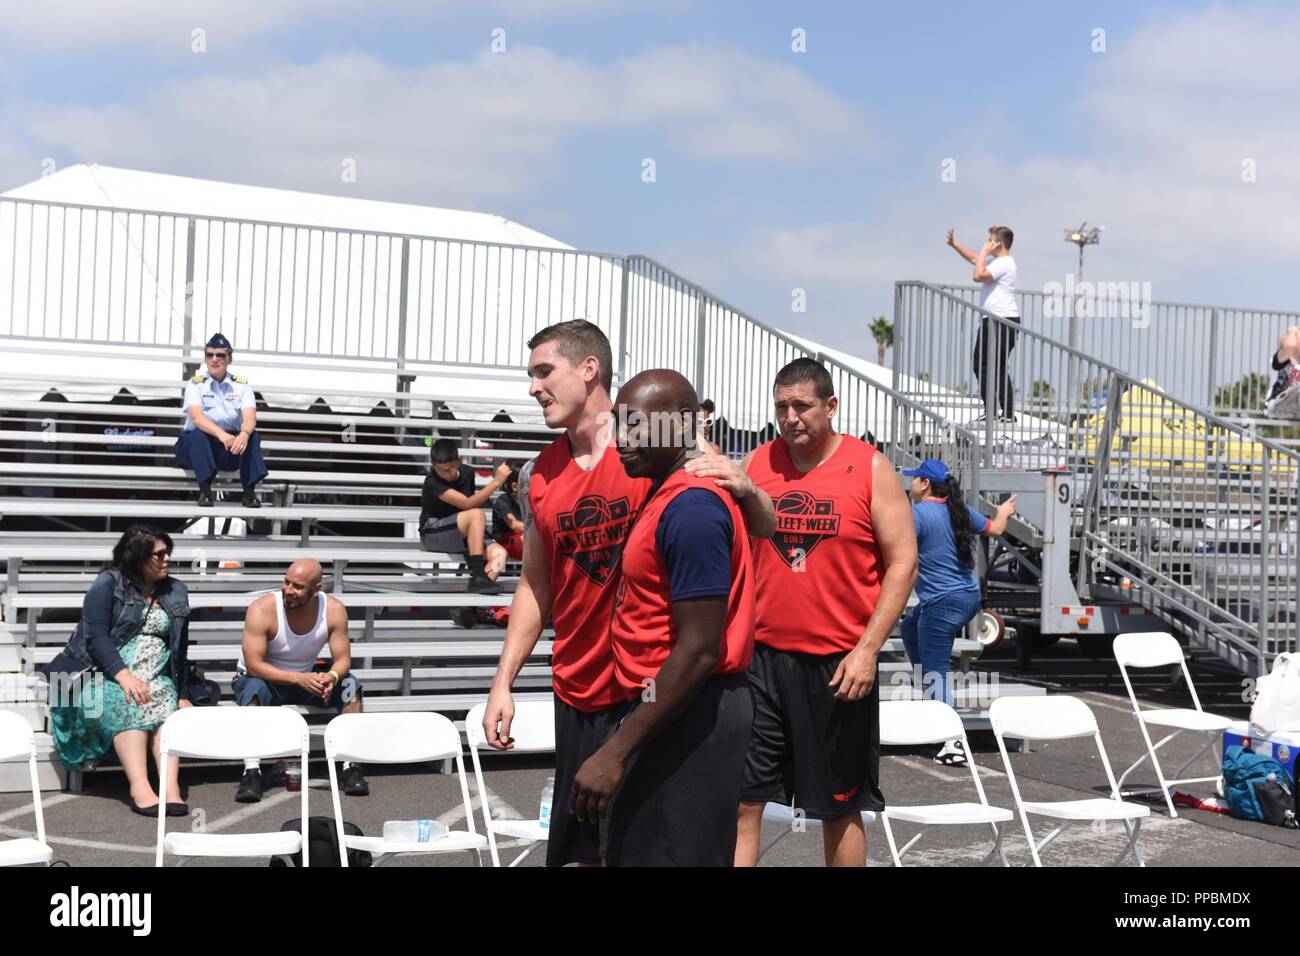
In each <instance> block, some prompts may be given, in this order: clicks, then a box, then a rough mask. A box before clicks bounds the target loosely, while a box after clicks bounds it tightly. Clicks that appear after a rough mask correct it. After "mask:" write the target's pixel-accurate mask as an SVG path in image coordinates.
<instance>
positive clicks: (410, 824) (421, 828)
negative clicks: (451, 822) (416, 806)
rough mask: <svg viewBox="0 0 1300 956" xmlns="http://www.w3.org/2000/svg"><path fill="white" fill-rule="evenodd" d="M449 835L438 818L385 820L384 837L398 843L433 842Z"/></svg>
mask: <svg viewBox="0 0 1300 956" xmlns="http://www.w3.org/2000/svg"><path fill="white" fill-rule="evenodd" d="M446 835H447V827H446V826H445V825H443V824H441V823H439V822H438V821H437V820H385V821H384V839H385V840H392V841H394V842H396V843H432V842H433V841H434V840H439V839H441V838H442V837H444V836H446Z"/></svg>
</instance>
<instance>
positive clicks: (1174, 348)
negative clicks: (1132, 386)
mask: <svg viewBox="0 0 1300 956" xmlns="http://www.w3.org/2000/svg"><path fill="white" fill-rule="evenodd" d="M938 288H939V289H941V290H943V291H944V292H947V293H949V294H951V295H953V296H955V297H957V298H959V299H961V300H962V301H964V302H968V303H970V304H972V305H977V304H978V303H979V294H980V288H979V286H952V285H939V286H938ZM1086 291H1087V292H1088V293H1089V294H1087V295H1080V294H1077V291H1076V290H1073V289H1070V288H1066V287H1064V286H1063V288H1062V289H1061V291H1060V292H1056V291H1053V292H1017V293H1016V301H1017V302H1018V303H1019V305H1020V318H1021V322H1022V324H1023V326H1024V327H1025V328H1027V329H1032V330H1033V331H1035V332H1038V333H1041V334H1042V335H1044V336H1046V337H1047V338H1049V339H1052V340H1054V341H1057V342H1060V343H1061V344H1063V345H1068V346H1070V347H1072V348H1074V349H1076V350H1078V351H1080V352H1083V353H1085V354H1087V355H1091V356H1094V357H1096V358H1097V359H1099V360H1101V361H1103V362H1107V363H1109V364H1111V365H1114V366H1115V367H1116V368H1119V369H1121V370H1123V371H1124V372H1125V373H1127V374H1128V375H1131V376H1132V377H1134V378H1136V379H1148V380H1151V381H1154V382H1155V383H1156V384H1157V385H1159V386H1160V388H1161V390H1163V391H1164V392H1166V393H1167V394H1169V395H1172V396H1173V397H1175V398H1177V399H1179V400H1181V401H1184V402H1186V403H1188V404H1189V405H1195V406H1197V407H1199V408H1205V409H1210V410H1213V411H1218V412H1220V413H1223V414H1225V415H1228V416H1237V415H1241V414H1243V413H1250V412H1251V411H1252V410H1254V412H1255V413H1256V414H1258V413H1259V411H1260V410H1261V409H1262V407H1263V404H1264V399H1265V398H1266V397H1267V395H1268V389H1269V387H1270V386H1271V385H1272V383H1273V377H1274V372H1273V371H1272V370H1271V368H1270V362H1271V360H1272V357H1273V354H1274V352H1275V351H1276V350H1277V344H1278V339H1279V337H1280V336H1281V334H1282V331H1283V330H1284V329H1285V328H1287V327H1288V326H1292V325H1300V312H1294V311H1286V310H1282V309H1243V308H1238V307H1235V306H1222V305H1196V304H1191V303H1185V302H1163V301H1156V300H1151V299H1148V298H1147V297H1146V296H1148V295H1149V292H1150V289H1149V283H1148V284H1147V285H1146V286H1143V285H1142V284H1140V283H1119V282H1097V283H1093V284H1090V285H1089V287H1088V289H1087V290H1086ZM1071 292H1075V294H1069V293H1071ZM1252 372H1253V373H1258V374H1259V375H1262V376H1263V382H1262V391H1259V392H1256V391H1255V390H1253V389H1251V390H1238V393H1240V392H1242V391H1245V392H1246V394H1234V392H1233V388H1232V387H1233V386H1234V385H1236V384H1237V383H1238V382H1240V381H1241V380H1242V378H1243V377H1244V376H1246V375H1248V374H1250V373H1252Z"/></svg>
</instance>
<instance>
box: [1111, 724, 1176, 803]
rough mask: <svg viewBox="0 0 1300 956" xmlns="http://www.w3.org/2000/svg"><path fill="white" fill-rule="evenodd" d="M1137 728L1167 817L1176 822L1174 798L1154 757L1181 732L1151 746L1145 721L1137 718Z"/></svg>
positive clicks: (1126, 773)
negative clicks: (1140, 732)
mask: <svg viewBox="0 0 1300 956" xmlns="http://www.w3.org/2000/svg"><path fill="white" fill-rule="evenodd" d="M1138 728H1139V729H1140V730H1141V731H1142V739H1143V741H1145V742H1146V745H1147V753H1148V754H1149V755H1150V757H1151V766H1152V767H1153V768H1154V769H1155V772H1156V780H1157V781H1158V782H1159V784H1160V792H1161V793H1163V794H1164V795H1165V805H1166V806H1168V807H1169V816H1170V818H1171V819H1175V820H1176V819H1178V811H1177V810H1175V809H1174V798H1173V796H1172V795H1171V794H1170V793H1169V784H1168V783H1167V782H1166V780H1165V773H1164V771H1163V770H1161V769H1160V760H1159V759H1158V758H1157V757H1156V751H1157V750H1159V749H1160V748H1161V747H1163V746H1164V745H1165V744H1167V743H1169V741H1171V740H1173V739H1174V738H1175V737H1177V736H1178V735H1179V734H1181V733H1182V731H1181V730H1175V731H1174V732H1173V733H1172V734H1170V735H1169V736H1168V737H1165V738H1164V739H1163V740H1161V741H1160V743H1158V744H1152V743H1151V734H1150V733H1149V732H1148V731H1147V725H1146V721H1144V720H1142V718H1140V717H1139V718H1138ZM1134 766H1136V764H1135V765H1134ZM1132 769H1133V768H1132V767H1130V768H1129V770H1132ZM1127 775H1128V771H1125V776H1127ZM1118 786H1119V785H1118V784H1116V788H1118Z"/></svg>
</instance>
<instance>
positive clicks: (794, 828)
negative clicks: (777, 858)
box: [758, 801, 876, 860]
mask: <svg viewBox="0 0 1300 956" xmlns="http://www.w3.org/2000/svg"><path fill="white" fill-rule="evenodd" d="M875 820H876V811H875V810H863V811H862V825H863V826H864V827H865V826H867V825H868V824H871V823H874V822H875ZM763 822H764V823H779V824H781V829H780V830H779V831H777V834H776V836H774V837H772V839H770V840H768V841H767V844H766V845H765V846H764V847H763V848H762V849H761V850H760V851H759V853H758V858H759V859H760V860H761V859H763V857H765V856H767V853H768V851H769V850H771V849H772V848H773V847H774V846H776V845H777V844H778V843H780V842H781V841H782V840H784V839H785V838H786V837H788V836H789V835H790V834H791V833H802V832H804V831H806V830H816V829H819V828H820V827H821V825H822V821H820V820H814V819H811V818H810V817H806V816H804V814H803V813H802V811H800V810H798V809H797V808H796V807H794V806H790V805H787V804H784V803H777V802H775V801H769V802H768V803H766V804H764V805H763Z"/></svg>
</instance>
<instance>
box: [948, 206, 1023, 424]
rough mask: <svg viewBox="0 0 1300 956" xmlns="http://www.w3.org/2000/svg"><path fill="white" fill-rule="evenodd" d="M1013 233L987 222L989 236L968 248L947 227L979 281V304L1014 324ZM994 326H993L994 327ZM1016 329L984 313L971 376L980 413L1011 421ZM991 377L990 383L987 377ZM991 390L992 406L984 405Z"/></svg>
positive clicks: (1017, 320) (951, 240) (950, 239)
mask: <svg viewBox="0 0 1300 956" xmlns="http://www.w3.org/2000/svg"><path fill="white" fill-rule="evenodd" d="M1014 239H1015V234H1014V233H1013V232H1012V231H1011V229H1010V228H1009V227H1007V226H990V227H989V237H988V239H987V240H986V241H985V242H984V245H982V246H980V250H979V252H972V251H971V249H970V248H969V247H968V246H964V245H962V244H961V243H960V242H958V241H957V240H956V239H954V238H953V231H952V230H951V229H949V230H948V245H950V246H952V247H953V248H954V249H956V250H957V254H958V255H959V256H961V257H962V258H963V259H965V260H966V261H967V262H969V263H971V264H972V265H974V266H975V272H974V279H975V281H976V282H978V283H979V284H980V308H981V309H983V310H984V311H985V312H989V313H992V314H993V315H996V316H999V317H1000V318H1004V319H1007V320H1008V321H1009V322H1011V323H1013V324H1014V325H1017V326H1018V325H1019V324H1020V306H1019V305H1018V304H1017V302H1016V260H1015V259H1013V258H1011V243H1012V242H1013V241H1014ZM994 326H996V328H995V327H994ZM1017 334H1018V333H1017V331H1016V329H1014V328H1009V327H1008V326H1007V325H1005V324H1003V323H1000V322H995V321H994V320H993V319H990V318H988V317H987V316H985V317H984V318H983V320H982V321H981V323H980V331H979V335H977V336H976V337H975V354H974V367H975V379H976V381H977V382H979V386H980V399H981V400H982V401H983V402H984V403H985V408H984V414H986V415H989V414H993V415H996V416H997V419H998V420H999V421H1001V422H1008V423H1014V422H1015V420H1016V416H1015V388H1014V386H1013V385H1012V384H1011V376H1010V375H1009V374H1008V373H1007V362H1008V359H1009V358H1010V356H1011V350H1012V349H1013V348H1015V347H1016V336H1017ZM990 378H991V379H992V385H991V386H990V385H989V380H990ZM990 389H991V390H992V398H993V407H992V408H989V407H988V399H989V392H990Z"/></svg>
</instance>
